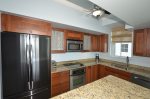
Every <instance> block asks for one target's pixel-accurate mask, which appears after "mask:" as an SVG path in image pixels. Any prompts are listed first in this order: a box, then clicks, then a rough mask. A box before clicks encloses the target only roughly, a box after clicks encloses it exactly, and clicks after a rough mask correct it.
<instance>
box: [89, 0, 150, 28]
mask: <svg viewBox="0 0 150 99" xmlns="http://www.w3.org/2000/svg"><path fill="white" fill-rule="evenodd" d="M89 1H91V2H93V3H95V4H97V5H99V6H101V7H102V8H104V9H105V10H107V11H109V12H110V13H112V14H113V15H115V16H117V17H118V18H120V19H122V20H124V21H125V22H127V23H128V24H130V25H132V26H133V27H135V28H144V27H150V11H149V10H150V0H89Z"/></svg>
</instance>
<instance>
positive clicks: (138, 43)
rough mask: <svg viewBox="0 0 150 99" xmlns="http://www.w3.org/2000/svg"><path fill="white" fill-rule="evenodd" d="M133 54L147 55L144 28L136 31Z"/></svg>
mask: <svg viewBox="0 0 150 99" xmlns="http://www.w3.org/2000/svg"><path fill="white" fill-rule="evenodd" d="M133 54H134V55H137V56H146V38H145V30H144V29H141V30H135V31H134V51H133Z"/></svg>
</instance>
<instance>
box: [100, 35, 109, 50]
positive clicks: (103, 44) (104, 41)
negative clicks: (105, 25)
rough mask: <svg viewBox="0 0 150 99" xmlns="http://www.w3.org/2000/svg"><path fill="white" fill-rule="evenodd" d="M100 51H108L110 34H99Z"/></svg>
mask: <svg viewBox="0 0 150 99" xmlns="http://www.w3.org/2000/svg"><path fill="white" fill-rule="evenodd" d="M99 51H100V52H108V35H107V34H103V35H100V36H99Z"/></svg>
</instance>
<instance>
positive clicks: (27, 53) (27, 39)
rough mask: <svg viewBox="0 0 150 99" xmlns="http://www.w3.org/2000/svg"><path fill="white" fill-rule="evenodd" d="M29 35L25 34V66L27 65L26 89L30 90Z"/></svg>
mask: <svg viewBox="0 0 150 99" xmlns="http://www.w3.org/2000/svg"><path fill="white" fill-rule="evenodd" d="M29 42H30V41H29V35H27V38H26V60H27V66H28V89H29V90H31V78H30V77H31V76H30V75H31V69H30V52H29V50H30V43H29Z"/></svg>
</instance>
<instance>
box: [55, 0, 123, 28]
mask: <svg viewBox="0 0 150 99" xmlns="http://www.w3.org/2000/svg"><path fill="white" fill-rule="evenodd" d="M55 1H57V2H58V3H62V4H64V5H65V6H68V7H70V8H73V9H76V10H77V11H80V12H82V13H84V14H85V17H92V15H91V14H92V13H91V12H92V9H93V8H94V5H95V4H94V3H93V2H91V1H89V0H55ZM90 13H91V14H90ZM93 18H94V17H93ZM97 21H99V23H100V24H101V25H102V26H104V27H107V28H110V29H111V28H113V27H119V26H122V25H125V22H124V21H122V20H121V19H119V18H117V17H116V16H114V15H113V14H111V15H104V16H103V17H102V18H100V19H99V20H97Z"/></svg>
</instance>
